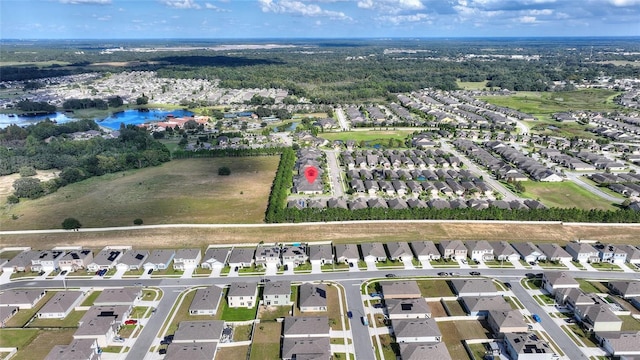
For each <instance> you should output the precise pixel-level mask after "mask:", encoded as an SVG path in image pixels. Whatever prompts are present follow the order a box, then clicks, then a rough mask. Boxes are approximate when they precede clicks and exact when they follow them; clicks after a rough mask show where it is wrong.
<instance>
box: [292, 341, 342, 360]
mask: <svg viewBox="0 0 640 360" xmlns="http://www.w3.org/2000/svg"><path fill="white" fill-rule="evenodd" d="M302 359H313V360H331V359H332V357H331V342H330V341H329V338H328V337H307V338H284V339H283V340H282V360H302Z"/></svg>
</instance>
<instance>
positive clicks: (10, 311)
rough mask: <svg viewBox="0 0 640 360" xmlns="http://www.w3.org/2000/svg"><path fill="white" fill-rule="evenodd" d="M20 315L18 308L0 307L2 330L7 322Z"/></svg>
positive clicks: (0, 325)
mask: <svg viewBox="0 0 640 360" xmlns="http://www.w3.org/2000/svg"><path fill="white" fill-rule="evenodd" d="M17 313H18V307H17V306H0V328H3V327H5V326H6V325H7V321H9V319H11V318H12V317H13V315H15V314H17Z"/></svg>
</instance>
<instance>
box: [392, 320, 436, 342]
mask: <svg viewBox="0 0 640 360" xmlns="http://www.w3.org/2000/svg"><path fill="white" fill-rule="evenodd" d="M391 323H392V326H393V332H394V334H395V335H396V342H397V343H438V342H440V341H442V333H441V332H440V329H439V328H438V324H437V323H436V321H435V320H434V319H431V318H429V319H399V320H393V321H392V322H391Z"/></svg>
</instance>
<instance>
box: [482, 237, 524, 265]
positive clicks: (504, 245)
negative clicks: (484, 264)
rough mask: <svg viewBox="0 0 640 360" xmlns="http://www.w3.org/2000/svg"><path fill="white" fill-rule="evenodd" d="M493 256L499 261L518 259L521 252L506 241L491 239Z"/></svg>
mask: <svg viewBox="0 0 640 360" xmlns="http://www.w3.org/2000/svg"><path fill="white" fill-rule="evenodd" d="M489 244H490V245H491V247H492V248H493V256H495V259H496V260H498V261H518V260H519V259H520V254H519V253H518V252H517V251H516V249H514V248H513V246H511V244H509V243H508V242H506V241H491V242H490V243H489Z"/></svg>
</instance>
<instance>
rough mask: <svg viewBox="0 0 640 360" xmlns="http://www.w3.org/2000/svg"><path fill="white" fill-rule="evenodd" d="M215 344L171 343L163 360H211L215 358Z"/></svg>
mask: <svg viewBox="0 0 640 360" xmlns="http://www.w3.org/2000/svg"><path fill="white" fill-rule="evenodd" d="M217 347H218V343H217V342H207V343H189V344H187V343H171V344H169V346H168V347H167V354H166V355H165V357H164V360H185V359H189V360H212V359H213V358H215V356H216V349H217Z"/></svg>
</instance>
